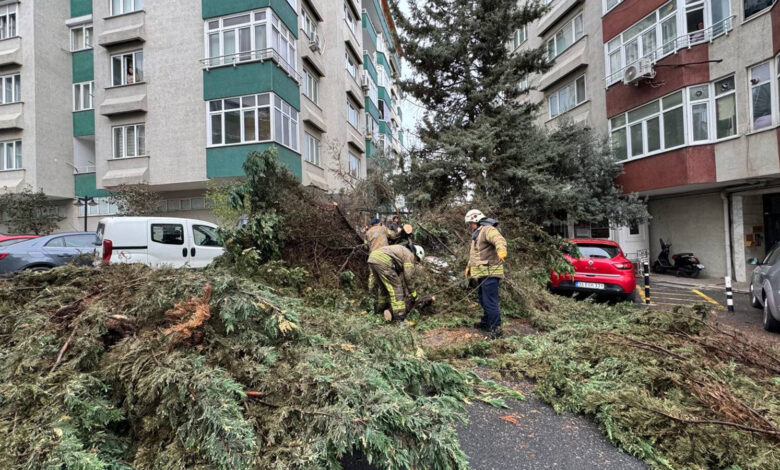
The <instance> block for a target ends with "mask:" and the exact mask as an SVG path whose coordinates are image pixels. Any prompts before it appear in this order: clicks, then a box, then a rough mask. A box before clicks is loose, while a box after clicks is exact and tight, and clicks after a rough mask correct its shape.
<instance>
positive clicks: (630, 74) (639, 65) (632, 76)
mask: <svg viewBox="0 0 780 470" xmlns="http://www.w3.org/2000/svg"><path fill="white" fill-rule="evenodd" d="M654 77H655V69H654V68H653V62H652V61H651V60H650V59H639V60H638V61H636V62H634V63H633V64H631V65H629V66H628V67H626V68H625V70H623V83H625V84H626V85H631V84H633V83H636V82H637V81H639V80H640V79H642V78H654Z"/></svg>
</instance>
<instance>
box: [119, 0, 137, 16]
mask: <svg viewBox="0 0 780 470" xmlns="http://www.w3.org/2000/svg"><path fill="white" fill-rule="evenodd" d="M143 8H144V2H143V0H111V16H116V15H124V14H127V13H132V12H134V11H140V10H142V9H143Z"/></svg>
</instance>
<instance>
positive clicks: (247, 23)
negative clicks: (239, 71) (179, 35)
mask: <svg viewBox="0 0 780 470" xmlns="http://www.w3.org/2000/svg"><path fill="white" fill-rule="evenodd" d="M310 19H311V18H310ZM205 35H206V38H205V41H206V56H207V58H208V59H209V60H208V63H209V65H210V66H212V67H214V66H219V65H226V64H234V63H236V62H242V61H250V60H263V59H266V58H269V57H271V58H274V60H276V61H277V62H278V63H279V65H281V66H282V68H284V69H285V71H287V73H289V74H290V75H294V74H293V73H292V72H294V71H295V70H296V66H295V64H296V54H297V52H296V39H295V35H294V34H293V33H292V32H291V31H290V30H289V29H287V27H286V26H285V25H284V23H282V22H281V20H280V19H279V17H278V16H276V14H274V13H273V12H272V11H271V10H270V9H262V10H257V11H252V12H248V13H242V14H240V15H235V16H229V17H224V18H217V19H211V20H208V21H207V22H206V25H205Z"/></svg>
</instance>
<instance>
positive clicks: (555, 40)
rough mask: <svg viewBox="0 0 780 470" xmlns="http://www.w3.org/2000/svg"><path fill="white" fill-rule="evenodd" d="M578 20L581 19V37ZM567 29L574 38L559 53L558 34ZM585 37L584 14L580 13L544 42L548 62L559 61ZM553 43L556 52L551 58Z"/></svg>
mask: <svg viewBox="0 0 780 470" xmlns="http://www.w3.org/2000/svg"><path fill="white" fill-rule="evenodd" d="M577 19H579V20H580V23H581V24H582V30H581V32H580V35H579V37H577V27H576V22H577ZM567 28H571V37H572V41H571V44H569V45H568V46H566V47H565V48H563V49H561V50H560V51H558V33H560V32H562V31H564V30H565V29H567ZM584 37H585V23H584V19H583V16H582V12H579V13H577V14H576V15H574V16H573V17H572V18H571V19H570V20H569V21H567V22H566V23H565V24H564V25H563V26H561V27H560V28H558V29H557V30H555V32H554V33H552V34H551V35H550V38H549V39H547V40H546V41H544V44H545V47H546V51H547V60H548V61H553V60H555V59H557V58H558V57H559V56H561V55H562V54H563V53H564V52H566V51H568V50H569V49H570V48H571V47H572V46H574V45H575V44H577V42H578V41H579V40H580V39H582V38H584ZM551 43H552V44H553V49H554V50H555V55H553V56H550V44H551Z"/></svg>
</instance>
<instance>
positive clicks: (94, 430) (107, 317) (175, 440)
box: [0, 265, 493, 470]
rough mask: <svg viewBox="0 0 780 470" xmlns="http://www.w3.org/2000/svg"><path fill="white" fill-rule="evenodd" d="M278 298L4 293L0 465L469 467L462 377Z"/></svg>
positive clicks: (142, 290)
mask: <svg viewBox="0 0 780 470" xmlns="http://www.w3.org/2000/svg"><path fill="white" fill-rule="evenodd" d="M274 292H275V291H274V290H273V289H271V288H269V287H266V286H264V285H262V284H258V283H257V282H255V281H251V280H247V279H246V278H243V277H238V276H236V275H235V274H233V273H232V272H230V271H227V270H224V269H221V268H211V269H209V270H205V271H190V270H179V271H173V270H151V269H148V268H146V267H143V266H127V265H111V266H104V267H101V268H100V269H86V268H77V267H70V266H69V267H64V268H58V269H56V270H52V271H49V272H46V273H41V274H22V275H19V276H18V277H16V278H14V279H13V280H11V281H8V282H5V283H3V284H2V285H1V286H0V312H2V314H0V467H1V468H7V469H38V468H81V469H109V468H110V469H123V468H125V469H129V468H137V469H159V468H166V469H176V468H179V469H184V468H210V469H242V468H264V469H296V468H307V469H308V468H334V469H335V468H341V465H340V462H341V460H342V458H344V457H345V456H350V455H362V456H364V457H365V458H366V459H367V460H368V461H369V462H372V463H374V464H375V465H376V466H377V467H378V468H387V469H401V468H404V469H409V468H426V469H442V470H444V469H465V468H467V462H466V456H465V455H464V454H463V452H462V451H461V450H460V448H459V446H458V443H457V439H456V434H455V430H454V426H453V422H454V421H455V420H457V419H459V416H460V415H459V413H460V411H461V403H462V402H463V401H465V400H467V399H469V398H474V395H475V392H474V385H475V384H476V383H477V382H479V381H478V379H477V378H476V377H475V376H474V375H473V374H469V373H462V372H458V371H457V370H455V369H454V368H452V367H450V366H448V365H446V364H442V363H435V362H430V361H427V360H425V359H424V358H423V356H422V354H421V351H420V350H419V348H418V347H417V345H416V343H415V340H414V336H413V334H412V333H411V332H410V331H408V330H405V329H398V328H395V327H384V326H381V324H380V323H378V322H372V321H366V317H363V316H360V315H349V314H343V313H341V312H334V311H330V310H327V309H324V308H317V307H313V306H310V305H308V304H304V303H302V302H301V301H300V300H297V299H291V298H287V297H282V296H279V295H276V294H275V293H274ZM483 387H484V384H483V385H482V386H481V387H480V388H483ZM483 398H484V399H486V400H493V399H492V398H490V397H483Z"/></svg>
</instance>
